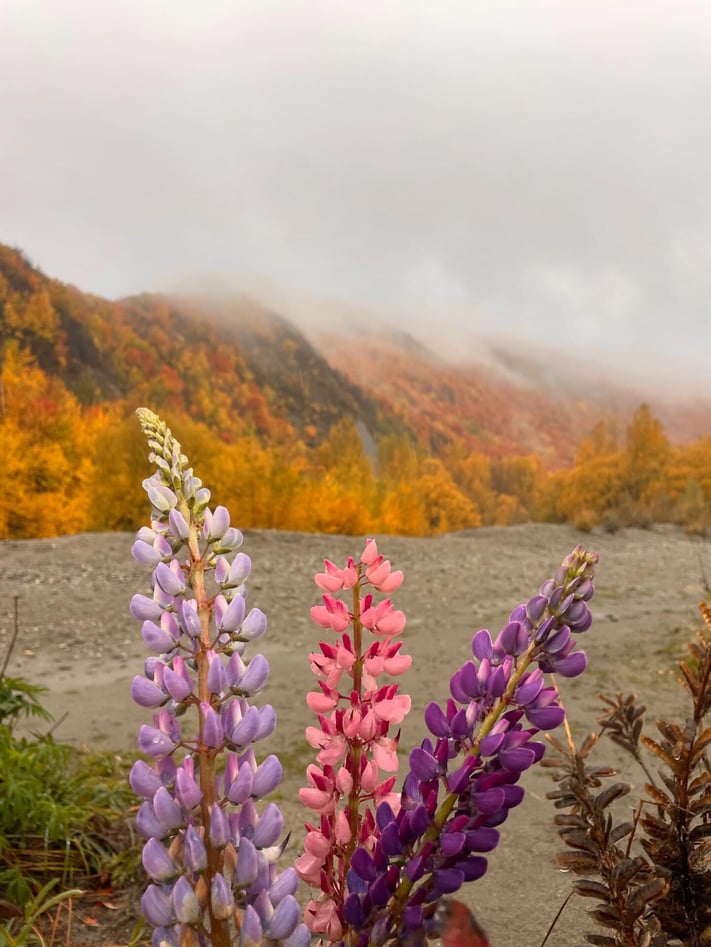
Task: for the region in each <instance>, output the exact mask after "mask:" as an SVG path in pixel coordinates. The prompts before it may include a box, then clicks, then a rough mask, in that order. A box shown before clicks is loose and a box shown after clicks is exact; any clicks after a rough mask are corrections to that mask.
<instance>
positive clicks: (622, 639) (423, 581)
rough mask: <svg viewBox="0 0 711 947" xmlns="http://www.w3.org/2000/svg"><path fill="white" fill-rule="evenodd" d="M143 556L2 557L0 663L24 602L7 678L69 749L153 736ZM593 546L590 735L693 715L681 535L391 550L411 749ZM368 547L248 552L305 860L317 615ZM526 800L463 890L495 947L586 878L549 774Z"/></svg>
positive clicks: (563, 926) (290, 817) (498, 532)
mask: <svg viewBox="0 0 711 947" xmlns="http://www.w3.org/2000/svg"><path fill="white" fill-rule="evenodd" d="M131 543H132V536H130V535H128V534H83V535H78V536H69V537H62V538H58V539H51V540H23V541H12V542H4V543H0V602H1V603H2V605H1V606H0V662H1V661H2V660H3V658H4V655H5V653H6V649H7V647H8V645H9V642H10V639H11V634H12V625H13V621H12V614H13V597H14V596H18V597H19V615H20V634H19V638H18V641H17V643H16V646H15V649H14V651H13V653H12V655H11V658H10V662H9V665H8V669H7V673H8V674H10V675H13V676H20V675H21V676H23V677H26V678H27V679H29V680H30V681H32V682H33V683H37V684H42V685H44V686H45V687H47V688H48V689H49V690H48V693H47V695H46V699H45V704H46V706H47V707H48V708H49V709H50V711H51V712H52V713H53V715H54V717H55V719H56V720H57V721H58V723H57V724H56V725H55V726H56V729H55V731H54V733H55V737H56V739H58V740H64V741H69V742H72V743H76V744H86V745H89V746H92V747H96V748H103V749H111V750H115V751H116V752H119V753H121V752H125V751H127V750H130V749H132V748H133V747H134V746H135V735H136V731H137V728H138V726H139V725H140V723H142V722H146V721H147V719H148V712H147V711H144V710H141V709H140V708H137V707H135V706H133V705H132V703H131V700H130V698H129V684H130V681H131V679H132V677H133V675H134V674H136V673H141V671H142V665H143V660H144V658H145V657H146V653H147V652H146V650H145V648H144V646H143V642H142V640H141V637H140V633H139V628H138V625H137V623H136V622H134V621H133V620H132V619H131V617H130V615H129V612H128V603H129V600H130V598H131V595H132V594H133V593H134V592H137V591H148V589H149V575H148V573H147V572H145V571H144V570H143V569H142V568H141V567H139V566H138V565H137V564H136V563H134V562H133V560H132V559H131V556H130V547H131ZM577 543H583V544H584V545H586V546H588V547H590V548H595V549H598V550H599V552H600V567H599V573H598V575H599V578H598V581H597V583H596V585H597V594H596V596H595V598H594V599H593V601H592V608H593V613H594V616H595V622H594V624H593V627H592V629H591V630H590V631H589V632H587V633H586V634H585V636H584V637H585V642H584V646H585V649H586V651H587V653H588V657H589V668H588V670H587V671H586V673H585V674H584V675H583V676H582V677H581V678H578V679H576V680H574V681H562V682H559V683H560V684H561V689H562V691H563V696H564V699H565V702H566V705H567V707H568V710H569V719H570V722H571V726H572V729H573V734H574V736H575V737H576V738H581V737H582V736H584V735H585V734H586V733H587V732H588V731H589V730H591V729H596V725H595V716H596V715H597V713H598V706H599V701H598V699H597V694H598V693H599V692H600V691H604V692H605V693H608V694H612V695H614V694H615V693H616V692H617V691H625V692H628V691H630V690H633V691H636V692H638V693H639V694H640V695H641V696H642V697H643V699H644V701H645V702H646V704H647V706H648V707H649V715H648V717H649V724H648V726H649V727H650V728H652V727H653V722H654V720H655V719H656V718H657V716H659V715H661V714H666V715H671V716H674V717H677V718H679V717H682V718H683V717H684V716H686V713H687V711H686V708H685V703H684V695H683V692H682V690H681V688H680V687H679V686H678V684H677V683H676V681H675V670H676V662H677V661H678V659H679V657H681V656H682V655H683V653H684V649H685V644H686V642H687V640H689V638H690V637H691V635H692V634H693V631H694V629H695V628H696V627H698V626H699V624H700V621H699V617H698V611H697V603H698V601H699V600H700V599H701V598H703V597H704V595H706V594H707V593H706V590H705V578H704V573H705V574H706V575H711V550H709V548H708V546H707V545H706V544H705V543H704V542H703V541H701V540H699V539H694V538H690V537H688V536H686V535H685V534H684V533H682V532H681V531H679V530H677V529H675V528H672V527H656V528H653V529H650V530H645V531H641V530H624V531H621V532H619V533H616V534H613V535H609V534H606V533H603V532H598V531H593V532H592V533H587V534H583V533H579V532H576V531H575V530H573V529H572V528H570V527H567V526H550V525H526V526H516V527H508V528H502V529H497V528H488V529H481V530H477V531H471V532H465V533H457V534H450V535H445V536H441V537H438V538H435V539H406V538H400V537H384V538H382V539H381V540H380V541H379V546H380V549H381V551H382V552H383V553H384V554H385V555H386V556H388V557H389V558H390V559H391V560H392V561H393V563H394V565H395V566H396V567H397V568H402V569H403V570H404V572H405V577H406V578H405V583H404V585H403V586H402V588H401V590H399V592H397V593H396V602H397V605H398V607H400V608H403V609H404V610H405V612H406V613H407V616H408V622H407V628H406V630H405V633H404V638H405V646H404V650H406V651H409V652H410V653H412V654H413V656H414V662H413V667H412V670H411V671H410V672H409V674H408V675H406V677H405V678H404V679H403V680H402V687H403V689H404V690H405V691H406V692H409V693H410V694H411V695H412V697H413V710H412V713H411V714H410V716H409V718H408V719H407V721H406V722H405V724H404V726H403V733H402V742H401V746H402V748H403V750H404V751H406V750H407V749H409V748H410V747H411V746H412V745H413V743H414V742H415V741H418V740H419V739H421V738H422V736H423V735H424V727H423V723H422V710H423V708H424V706H425V704H426V703H427V702H428V701H430V700H432V699H439V700H442V699H444V698H445V697H446V696H447V694H448V688H447V685H448V680H449V677H450V676H451V674H452V672H453V671H454V670H455V669H456V668H457V667H458V666H459V665H460V664H461V663H462V662H464V661H465V660H467V659H468V658H469V657H470V656H471V652H470V648H469V644H470V640H471V636H472V634H473V632H475V631H476V630H478V629H479V628H482V627H488V628H490V629H491V630H492V632H496V631H498V629H499V628H500V627H501V625H502V624H503V623H504V621H505V620H506V617H507V615H508V613H509V611H510V610H511V609H512V608H513V607H514V606H515V605H516V604H518V603H519V602H520V601H524V600H526V599H527V598H529V597H530V596H531V595H532V594H534V593H535V592H536V591H537V589H538V587H539V586H540V585H541V583H542V582H543V581H544V580H545V579H546V578H547V577H548V576H549V574H551V573H552V571H553V570H554V569H555V567H556V566H557V565H559V564H560V562H561V560H562V559H563V557H564V556H565V555H566V554H567V553H568V552H569V551H570V549H571V548H573V547H574V546H575V545H576V544H577ZM361 545H362V540H360V539H353V538H350V537H345V536H322V535H313V534H297V533H285V532H275V531H274V532H273V531H254V532H248V533H247V535H246V536H245V543H244V547H243V549H244V551H245V552H247V553H248V554H249V555H250V556H251V557H252V561H253V571H252V579H251V581H250V590H251V591H250V603H251V604H254V605H258V606H259V607H260V608H262V609H263V610H264V611H265V612H266V613H267V615H268V617H269V630H268V633H267V635H266V637H265V638H264V639H262V642H263V647H262V650H263V651H264V653H265V654H266V655H267V657H268V658H269V660H270V663H271V669H272V673H271V678H270V681H269V684H268V686H267V689H266V691H265V694H264V699H265V700H268V701H270V702H271V703H272V704H273V705H274V706H275V707H276V709H277V712H278V715H279V726H278V728H277V731H276V734H275V735H274V737H273V738H272V740H271V747H270V748H269V749H270V750H271V751H274V752H279V753H281V754H282V756H283V759H284V763H285V772H286V776H285V781H284V783H283V786H282V787H281V791H280V796H281V800H280V801H281V804H282V805H283V807H284V809H285V813H286V817H287V821H288V822H289V823H290V824H291V825H292V826H293V829H294V835H293V838H294V839H295V844H296V846H298V844H299V835H300V824H301V822H302V821H303V819H304V815H305V810H303V809H302V808H301V806H300V804H299V803H298V799H297V798H296V793H297V790H298V787H299V785H301V783H302V781H303V772H304V769H305V767H306V765H307V763H308V762H309V760H310V753H309V748H308V746H307V744H306V743H305V741H304V736H303V734H304V727H305V726H307V725H308V724H309V723H310V722H311V720H310V713H309V711H308V710H307V708H306V706H305V703H304V695H305V693H306V691H307V690H308V689H310V688H311V687H312V686H313V681H314V678H313V675H312V674H311V672H310V670H309V666H308V660H307V656H308V653H309V651H310V650H313V649H314V648H315V647H316V646H317V642H318V640H319V636H318V629H316V628H315V626H313V625H312V624H311V621H310V618H309V607H310V605H312V604H314V602H316V601H317V594H316V588H315V586H314V585H313V582H312V574H313V573H314V572H315V571H317V570H318V569H319V567H320V565H321V560H322V559H323V558H324V557H328V558H330V559H333V560H334V561H336V562H340V561H343V560H344V559H345V557H346V556H348V555H350V554H354V555H355V554H357V553H358V552H360V549H361ZM403 759H406V757H405V755H404V753H403ZM598 759H599V760H600V761H601V762H610V761H612V762H614V763H615V764H617V763H621V764H623V774H624V776H625V778H628V779H629V780H630V781H631V782H633V783H634V784H635V785H636V786H637V787H638V788H639V787H640V786H641V783H642V776H641V774H640V773H638V772H636V771H635V770H633V769H630V768H629V766H628V764H627V762H626V760H625V759H623V758H621V756H620V753H619V752H618V751H617V750H616V748H615V747H614V746H613V745H612V744H611V743H610V742H609V741H603V742H602V743H601V745H600V746H599V747H598ZM526 788H527V797H526V799H525V801H524V803H523V805H522V806H521V807H519V809H517V810H514V811H513V813H512V815H511V817H510V819H509V821H508V823H507V824H506V825H505V826H504V827H503V838H502V844H501V846H500V848H499V849H498V850H497V851H496V852H495V853H493V855H492V857H491V861H490V868H489V872H488V874H487V875H486V876H485V878H484V879H483V880H482V881H480V882H477V883H476V884H475V885H471V886H470V887H469V889H467V891H466V892H465V899H466V900H467V901H468V902H469V903H471V904H473V905H476V910H477V913H478V915H479V916H480V919H481V922H482V924H483V926H484V927H485V928H486V929H487V930H488V931H489V933H490V936H491V938H492V942H493V943H494V944H495V945H497V947H507V945H510V947H537V945H538V944H540V943H541V942H542V940H543V938H544V936H545V932H546V930H547V928H548V926H549V924H550V922H551V921H552V920H553V917H554V916H555V914H556V912H557V910H558V908H559V907H560V906H561V904H562V903H563V901H564V900H565V897H566V895H567V894H568V892H569V890H570V878H569V877H568V876H566V874H565V873H563V872H561V871H560V870H559V869H558V868H557V867H556V865H555V862H554V855H555V852H556V850H557V848H558V843H557V836H556V833H555V831H554V829H553V826H552V819H553V814H554V810H553V807H552V804H551V803H550V802H548V801H546V799H545V793H546V792H547V791H548V790H549V789H550V788H551V779H550V771H546V770H543V769H540V768H539V770H537V771H535V772H531V773H529V774H528V775H527V777H526ZM623 804H624V803H623ZM292 850H295V849H294V848H292ZM588 906H591V905H586V904H584V903H579V902H576V901H571V903H570V904H569V905H568V906H567V907H566V909H565V911H564V912H563V915H562V917H561V919H560V920H559V922H558V923H557V925H556V927H555V930H554V932H553V934H552V935H551V936H550V938H549V939H548V941H547V945H548V947H570V945H571V944H572V943H574V942H575V939H576V937H578V938H579V936H580V934H581V932H582V931H584V930H586V929H589V925H587V922H586V918H585V914H584V910H585V908H586V907H588Z"/></svg>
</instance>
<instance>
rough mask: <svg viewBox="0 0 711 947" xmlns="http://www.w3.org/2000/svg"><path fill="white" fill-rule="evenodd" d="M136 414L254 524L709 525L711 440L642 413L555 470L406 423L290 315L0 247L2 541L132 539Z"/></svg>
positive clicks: (374, 527) (361, 527)
mask: <svg viewBox="0 0 711 947" xmlns="http://www.w3.org/2000/svg"><path fill="white" fill-rule="evenodd" d="M260 320H261V324H260ZM403 377H404V376H403ZM412 384H413V385H414V381H413V382H412ZM452 384H453V382H452ZM388 385H389V386H390V387H391V388H392V385H393V379H388ZM406 390H407V391H410V390H411V389H409V388H408V389H406ZM412 390H414V389H412ZM445 394H446V392H445ZM440 395H441V392H440ZM478 397H479V395H478V394H477V392H472V393H471V398H472V399H473V401H472V410H474V401H476V399H477V398H478ZM136 404H149V405H151V406H152V407H153V408H155V409H156V410H159V411H160V412H161V414H162V415H163V416H164V417H165V418H166V420H167V421H168V423H169V424H170V425H171V426H172V427H173V428H174V429H175V430H179V431H180V432H181V439H182V441H183V442H184V444H185V446H186V449H188V450H189V452H190V456H191V457H192V458H193V459H194V461H195V463H196V465H199V467H200V469H201V470H203V471H204V472H205V475H206V477H209V480H210V483H211V484H212V485H213V488H214V490H215V492H216V493H217V494H219V496H220V497H222V498H224V502H225V504H226V505H227V506H229V507H230V508H232V509H234V510H235V511H238V512H239V518H240V522H241V523H242V524H243V525H244V526H245V527H260V528H268V529H290V530H304V531H318V532H337V533H350V534H361V535H362V534H364V533H369V534H374V533H400V534H403V535H410V536H429V535H433V534H436V533H442V532H448V531H453V530H462V529H470V528H476V527H479V526H482V525H497V526H504V525H509V524H515V523H524V522H529V521H541V520H543V521H551V522H569V523H572V524H574V525H575V526H577V527H580V528H591V527H593V526H595V525H598V524H602V525H604V526H605V527H607V528H609V529H616V528H618V527H621V526H626V525H637V526H645V525H648V524H650V523H651V522H673V523H679V524H681V525H683V526H685V527H687V528H688V529H690V530H692V531H696V532H704V531H705V530H706V529H707V528H709V527H710V526H711V436H709V437H704V438H701V439H698V440H696V441H695V442H693V443H691V444H687V445H685V446H674V445H672V444H670V442H669V440H668V439H667V436H666V434H665V431H664V429H663V427H662V425H661V423H660V422H659V421H658V420H657V419H655V418H654V417H653V415H652V413H651V412H650V409H649V408H648V407H646V406H644V405H643V406H642V407H640V408H639V409H638V410H637V412H636V413H635V414H634V416H633V418H632V419H631V421H629V423H628V424H626V425H625V426H624V428H623V429H622V430H618V429H617V427H616V423H615V421H614V420H610V421H601V422H599V423H598V424H597V425H596V426H595V427H594V428H593V429H592V431H591V432H590V433H589V434H588V435H587V436H586V437H582V438H581V440H580V442H579V446H578V450H577V455H576V456H575V461H574V463H572V465H570V464H569V465H568V466H566V467H564V468H562V469H551V467H554V466H555V464H556V463H557V464H558V466H560V457H559V456H558V458H553V457H552V456H551V453H550V450H547V451H544V452H543V455H542V456H536V455H534V454H526V455H525V456H516V455H515V453H513V452H512V451H510V450H509V451H508V452H505V451H504V450H503V448H502V444H501V443H491V444H489V445H488V447H487V444H486V438H485V437H484V436H483V432H482V431H479V432H478V433H477V435H476V438H477V439H476V441H473V440H472V436H473V435H472V432H471V431H465V430H461V431H459V430H458V429H457V428H456V426H454V425H451V424H450V425H446V424H444V423H443V422H442V420H441V418H439V419H432V420H433V423H432V425H430V426H429V428H428V426H427V424H426V418H424V416H423V417H421V418H420V420H419V422H418V424H414V423H410V420H408V418H407V417H405V414H404V413H403V412H400V411H399V410H398V408H397V405H393V403H392V402H389V403H386V402H385V401H383V400H382V399H381V400H380V401H379V400H378V399H377V398H375V397H372V396H369V395H367V393H365V392H363V391H362V390H360V389H359V388H358V387H357V386H356V385H355V384H353V383H352V382H349V381H348V380H347V379H346V378H345V376H343V375H339V374H338V372H337V371H334V370H333V369H332V368H331V366H329V365H328V364H327V363H326V362H325V360H324V359H323V358H322V357H321V356H320V355H319V354H318V353H317V352H316V350H315V349H314V348H313V347H311V346H309V345H308V344H307V343H306V342H305V340H304V339H303V337H301V336H300V335H299V333H298V332H297V331H296V330H295V329H293V327H291V326H289V324H288V323H286V322H285V321H284V320H279V319H278V317H269V316H268V314H264V313H262V314H261V315H260V314H259V313H254V312H253V313H251V315H250V318H249V319H247V320H242V321H241V322H240V321H239V320H237V322H235V323H234V324H230V327H229V329H228V328H227V327H226V326H225V325H224V324H221V323H218V322H214V321H213V322H211V321H207V320H206V319H205V318H202V319H201V318H200V317H199V315H198V314H196V313H195V312H192V311H190V310H189V308H188V309H187V310H186V308H185V306H183V308H179V307H177V306H174V305H173V304H172V303H171V302H170V301H169V300H167V299H165V298H163V297H149V296H141V297H136V298H133V299H130V300H124V301H122V302H120V303H112V302H108V301H106V300H102V299H98V298H96V297H92V296H87V295H85V294H82V293H80V292H79V291H78V290H76V289H74V288H72V287H68V286H66V285H64V284H62V283H60V282H58V281H56V280H49V279H47V278H46V277H44V276H43V275H42V274H41V273H39V271H37V270H36V269H34V268H33V267H32V266H31V265H30V264H29V263H28V262H27V261H26V260H25V258H24V257H23V256H22V255H21V254H19V253H18V252H17V251H14V250H11V249H9V248H8V247H3V246H2V245H0V463H2V478H1V480H2V485H3V490H2V491H0V538H4V539H7V538H21V537H32V536H34V537H43V536H52V535H58V534H62V533H75V532H80V531H83V530H129V529H133V528H135V527H136V526H137V525H138V523H137V521H136V513H135V511H136V510H137V509H138V510H140V508H141V489H140V482H141V479H142V478H143V477H144V476H146V474H147V470H148V465H147V461H146V458H145V456H144V451H143V448H142V445H141V443H140V439H139V438H137V437H136V436H135V422H134V420H133V410H134V408H135V406H136ZM580 433H581V435H582V434H583V433H584V432H583V431H581V432H580ZM476 445H480V446H476Z"/></svg>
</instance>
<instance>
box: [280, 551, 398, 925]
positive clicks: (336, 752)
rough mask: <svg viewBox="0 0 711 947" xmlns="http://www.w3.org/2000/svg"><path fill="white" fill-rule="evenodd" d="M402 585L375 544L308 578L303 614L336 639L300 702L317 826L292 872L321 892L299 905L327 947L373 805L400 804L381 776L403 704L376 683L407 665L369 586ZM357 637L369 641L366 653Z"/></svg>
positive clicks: (366, 841) (387, 609) (392, 751)
mask: <svg viewBox="0 0 711 947" xmlns="http://www.w3.org/2000/svg"><path fill="white" fill-rule="evenodd" d="M402 578H403V577H402V572H399V571H395V572H393V570H392V567H391V565H390V563H389V562H388V561H387V560H386V559H385V558H384V557H383V556H382V555H380V554H379V553H378V549H377V545H376V543H375V542H374V541H373V540H368V541H367V542H366V545H365V549H364V551H363V553H362V554H361V556H360V559H359V560H358V561H357V562H356V561H355V560H353V559H352V558H351V559H349V560H348V562H347V563H346V565H345V567H344V568H342V569H339V568H338V566H336V565H335V564H334V563H333V562H330V561H329V560H328V559H327V560H325V571H324V572H320V573H318V574H317V575H316V577H315V582H316V585H317V586H318V588H320V589H321V590H322V591H323V593H324V594H323V597H322V600H323V604H322V605H315V606H314V607H313V608H312V609H311V617H312V618H313V620H314V621H315V622H316V624H317V625H319V626H320V627H322V628H326V629H328V630H330V631H332V632H334V633H335V634H336V636H337V638H336V641H335V643H331V642H325V641H322V642H320V645H319V647H320V650H321V653H320V654H319V653H313V654H311V655H310V663H311V669H312V670H313V672H314V674H315V675H316V676H317V677H318V679H319V680H318V684H319V691H314V692H312V693H310V694H309V695H308V697H307V703H308V705H309V707H310V708H311V709H312V710H313V711H314V712H315V713H316V715H317V719H318V726H313V727H309V728H308V729H307V730H306V739H307V740H308V741H309V743H310V744H311V745H312V746H313V747H314V748H316V749H317V750H318V753H317V756H316V761H317V764H318V765H311V766H309V767H308V770H307V779H308V783H309V785H308V786H307V787H305V788H303V789H302V790H300V793H299V795H300V798H301V800H302V802H303V803H304V804H305V805H306V806H308V807H309V808H310V809H312V810H313V812H314V813H315V814H316V815H317V816H318V817H319V818H318V824H310V823H309V824H308V825H307V835H306V840H305V842H304V849H305V851H304V854H303V855H302V856H300V858H298V859H297V861H296V870H297V871H298V873H299V875H300V876H301V878H302V879H303V880H304V881H306V882H307V883H308V884H310V885H311V886H312V887H315V888H319V889H320V892H321V894H320V897H319V898H318V900H317V899H312V900H311V901H309V903H308V905H307V907H306V912H305V919H306V923H307V925H308V927H309V929H310V930H311V931H312V933H314V934H321V935H324V936H325V938H326V939H327V940H328V941H331V942H337V941H340V939H341V937H342V936H343V931H344V929H345V926H346V925H345V924H344V920H343V902H344V898H345V895H346V893H347V884H346V876H347V872H348V868H349V864H350V859H351V856H352V854H353V852H354V850H356V849H357V846H360V845H363V846H365V847H366V848H370V847H372V844H373V842H374V839H375V836H374V833H375V830H376V826H375V818H374V813H375V809H376V807H377V806H378V805H379V804H380V803H381V802H382V803H384V804H385V805H388V806H392V807H394V808H395V809H397V807H398V799H397V796H396V795H395V794H394V793H393V791H392V789H393V784H394V782H395V778H396V777H395V776H387V777H386V778H384V779H383V778H382V777H381V773H380V771H381V770H382V771H384V772H385V773H388V774H389V773H396V772H397V769H398V759H397V745H398V736H395V737H391V736H389V730H390V727H391V725H394V726H396V725H397V724H399V723H401V722H402V720H403V718H404V717H405V715H406V714H407V713H408V711H409V710H410V698H409V696H407V695H406V694H399V693H398V685H397V684H395V683H383V684H379V683H378V681H377V678H378V677H380V676H381V675H383V674H388V675H390V676H395V675H398V674H401V673H402V672H403V671H405V670H407V669H408V668H409V666H410V663H411V658H410V657H409V656H407V655H402V654H401V653H400V647H401V643H400V642H399V641H398V642H395V641H393V639H394V637H395V636H396V635H399V634H400V633H401V632H402V630H403V629H404V627H405V615H404V613H403V612H401V611H398V610H396V609H395V608H394V606H393V604H392V602H391V601H390V599H389V598H383V599H380V600H378V601H376V599H375V597H374V595H373V593H372V592H371V591H369V590H368V589H369V588H370V589H373V590H375V591H376V592H391V591H394V590H395V589H397V588H398V586H399V585H400V584H401V582H402ZM364 590H366V591H365V594H364V595H362V594H361V593H362V592H363V591H364ZM341 591H345V592H347V593H350V598H351V603H350V605H347V604H346V603H345V602H344V601H343V600H342V599H340V598H336V597H335V595H336V593H338V592H341ZM346 629H352V635H351V634H347V633H346ZM364 630H365V631H368V632H370V633H371V634H372V635H373V636H374V638H375V640H374V641H372V643H370V644H369V645H368V646H367V647H366V645H365V642H364V640H363V639H364Z"/></svg>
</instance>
